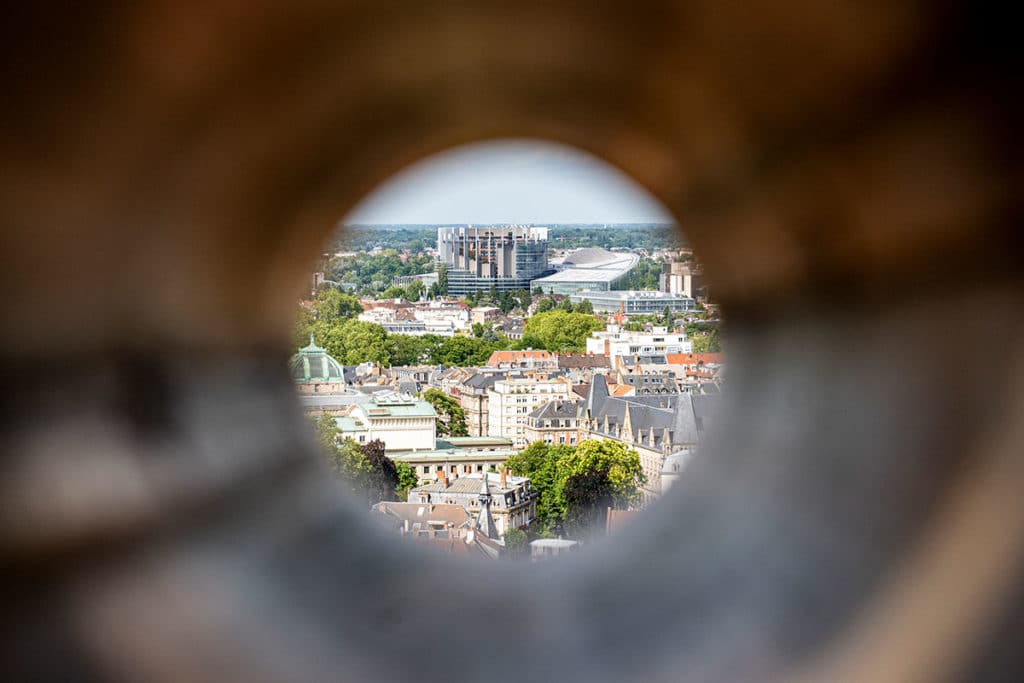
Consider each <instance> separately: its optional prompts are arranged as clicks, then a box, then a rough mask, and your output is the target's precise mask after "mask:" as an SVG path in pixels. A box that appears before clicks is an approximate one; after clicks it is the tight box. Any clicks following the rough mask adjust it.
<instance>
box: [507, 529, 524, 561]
mask: <svg viewBox="0 0 1024 683" xmlns="http://www.w3.org/2000/svg"><path fill="white" fill-rule="evenodd" d="M502 540H504V541H505V551H506V552H507V553H508V554H509V557H511V558H512V559H520V558H523V557H526V555H527V554H528V553H529V552H530V543H529V540H528V538H527V536H526V532H525V531H523V530H522V529H517V528H516V527H512V528H511V529H509V530H508V531H506V532H505V535H504V536H502Z"/></svg>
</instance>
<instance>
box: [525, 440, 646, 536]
mask: <svg viewBox="0 0 1024 683" xmlns="http://www.w3.org/2000/svg"><path fill="white" fill-rule="evenodd" d="M507 464H508V467H509V469H510V470H511V471H512V473H513V474H516V475H518V476H525V477H529V478H530V481H531V482H532V484H533V488H534V489H535V490H536V491H537V492H538V493H539V494H540V499H539V500H538V502H537V518H536V520H535V522H534V531H535V532H536V533H538V534H540V535H550V534H553V533H556V532H560V531H561V532H571V533H576V534H583V533H585V527H586V526H588V525H590V524H592V523H594V520H598V521H599V520H600V519H603V518H602V517H601V513H602V512H603V511H604V510H605V508H607V507H609V506H611V507H619V508H628V507H630V506H631V505H635V504H637V503H638V502H639V501H640V497H641V493H640V489H641V487H642V486H643V484H644V483H645V481H646V478H645V477H644V474H643V469H642V468H641V466H640V456H639V455H638V454H637V452H636V451H635V450H633V449H630V448H627V447H626V446H625V445H624V444H621V443H619V442H617V441H596V440H588V441H582V442H580V443H579V444H578V445H576V446H567V445H564V444H557V445H548V444H545V443H543V442H540V441H537V442H534V443H532V444H530V445H529V446H527V447H526V448H524V449H523V450H522V451H520V452H519V453H517V454H516V455H514V456H512V457H511V458H509V459H508V463H507Z"/></svg>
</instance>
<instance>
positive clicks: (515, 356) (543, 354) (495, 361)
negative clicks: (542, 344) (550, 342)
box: [487, 351, 552, 368]
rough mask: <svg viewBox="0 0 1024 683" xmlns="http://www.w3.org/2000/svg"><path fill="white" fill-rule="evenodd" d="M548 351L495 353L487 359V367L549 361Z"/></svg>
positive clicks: (549, 353) (549, 354)
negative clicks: (528, 361) (529, 361)
mask: <svg viewBox="0 0 1024 683" xmlns="http://www.w3.org/2000/svg"><path fill="white" fill-rule="evenodd" d="M551 359H552V358H551V352H549V351H495V352H494V353H492V354H491V357H490V358H488V359H487V365H488V367H492V368H496V367H498V366H499V365H500V364H502V363H518V362H520V361H527V360H534V361H538V360H545V361H549V360H551Z"/></svg>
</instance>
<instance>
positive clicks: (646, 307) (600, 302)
mask: <svg viewBox="0 0 1024 683" xmlns="http://www.w3.org/2000/svg"><path fill="white" fill-rule="evenodd" d="M569 301H571V302H572V303H574V304H578V303H580V302H582V301H589V302H590V305H591V306H593V307H594V312H595V313H616V312H621V313H622V314H623V315H626V316H631V315H651V314H660V313H662V312H663V311H664V310H665V309H666V308H667V309H668V310H670V311H671V312H673V313H686V312H688V311H692V310H694V309H696V308H697V302H696V301H694V300H693V299H692V298H690V297H688V296H683V295H681V294H669V293H668V292H655V291H651V290H646V289H631V290H616V291H611V292H601V291H593V290H586V291H582V292H577V293H576V294H570V295H569Z"/></svg>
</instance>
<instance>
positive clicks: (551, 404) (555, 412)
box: [529, 399, 580, 420]
mask: <svg viewBox="0 0 1024 683" xmlns="http://www.w3.org/2000/svg"><path fill="white" fill-rule="evenodd" d="M579 406H580V404H579V403H577V402H575V401H564V400H561V399H559V400H555V401H548V402H547V403H545V404H544V405H542V406H540V407H538V408H535V409H534V410H533V412H531V413H530V415H529V417H530V418H532V419H535V420H548V419H550V420H554V419H564V418H568V417H576V416H577V414H578V413H579Z"/></svg>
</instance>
